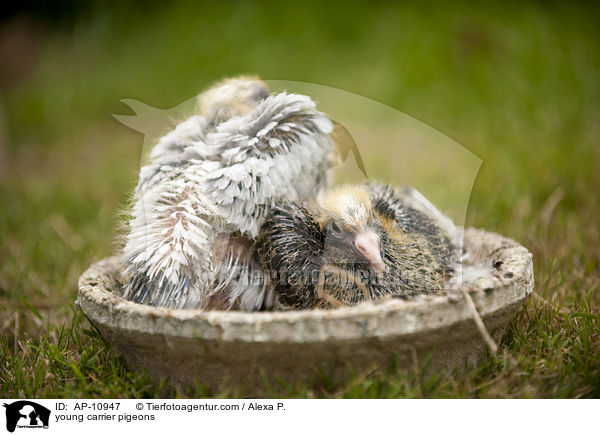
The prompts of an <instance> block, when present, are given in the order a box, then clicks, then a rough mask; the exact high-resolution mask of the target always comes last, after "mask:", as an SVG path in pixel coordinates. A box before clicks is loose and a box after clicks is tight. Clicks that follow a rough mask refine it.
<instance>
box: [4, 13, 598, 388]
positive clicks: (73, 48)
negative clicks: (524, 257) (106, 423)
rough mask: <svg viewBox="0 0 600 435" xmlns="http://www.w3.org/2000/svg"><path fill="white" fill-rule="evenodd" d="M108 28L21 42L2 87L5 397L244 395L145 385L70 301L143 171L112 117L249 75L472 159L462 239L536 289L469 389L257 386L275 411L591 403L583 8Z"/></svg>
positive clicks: (107, 19)
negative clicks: (363, 403)
mask: <svg viewBox="0 0 600 435" xmlns="http://www.w3.org/2000/svg"><path fill="white" fill-rule="evenodd" d="M119 8H120V9H113V10H100V9H98V8H95V7H91V8H90V9H85V10H83V11H81V12H80V14H79V15H78V16H77V18H76V19H74V20H72V21H67V22H66V23H63V24H62V25H61V26H59V27H51V28H49V29H45V30H42V31H41V32H42V33H41V34H42V35H43V36H42V37H40V38H39V39H38V40H33V41H32V40H28V39H27V38H21V39H17V42H18V43H19V44H21V46H20V47H21V52H20V53H21V54H23V53H33V54H31V56H34V57H35V58H34V61H33V63H32V65H33V66H29V67H28V68H27V69H23V70H22V71H21V70H17V72H15V73H14V74H13V75H12V76H8V77H7V76H6V74H3V75H2V77H1V78H2V80H1V81H0V98H1V100H0V108H1V109H2V110H3V112H4V116H5V124H6V126H5V131H4V139H2V136H1V134H2V130H0V151H1V152H2V153H0V158H2V157H1V156H4V158H3V164H2V165H0V171H2V172H0V174H1V175H2V177H1V179H0V204H2V208H1V211H0V241H1V243H0V396H2V397H155V396H161V397H165V396H167V397H198V396H207V395H209V396H218V397H220V396H227V397H230V396H236V395H240V394H245V393H244V392H241V391H236V390H233V389H224V390H223V391H210V392H209V391H207V390H206V389H205V388H203V387H202V386H197V387H196V388H192V389H190V390H185V391H183V390H177V389H173V388H170V387H167V386H166V385H159V386H156V385H153V384H152V383H151V382H150V380H149V378H148V376H147V375H145V374H144V373H136V372H132V371H130V370H128V369H127V368H126V367H125V366H124V364H123V362H122V361H121V360H120V359H119V358H118V357H116V356H114V354H113V353H112V351H111V350H110V346H109V345H107V344H106V343H104V342H103V341H102V339H101V337H100V336H99V335H98V334H97V333H96V332H95V331H94V329H93V327H91V325H90V324H89V323H87V321H86V320H85V319H84V318H82V316H81V314H79V313H77V312H75V311H74V310H73V301H74V299H75V297H76V291H77V278H78V276H79V275H80V274H81V272H82V271H83V270H85V268H87V266H88V265H89V264H90V263H91V262H93V261H95V260H98V259H100V258H102V257H105V256H107V255H110V254H111V252H112V251H113V249H114V240H115V238H116V237H115V236H116V228H118V226H119V211H120V210H121V209H122V208H123V206H124V205H125V204H126V202H127V197H128V195H129V192H131V190H132V188H133V186H134V184H135V182H136V176H137V170H138V169H139V158H140V153H141V143H142V139H141V136H139V135H137V134H135V133H133V132H131V131H129V130H127V129H126V128H124V127H122V126H120V125H119V124H118V123H117V122H116V121H114V120H113V119H112V118H111V117H110V114H111V113H126V111H127V109H125V108H124V107H123V106H122V105H121V104H120V103H119V100H120V99H122V98H135V99H139V100H141V101H144V102H146V103H148V104H152V105H154V106H157V107H165V108H166V107H172V106H175V105H176V104H178V103H180V102H182V101H184V100H186V99H188V98H190V97H191V96H193V95H195V94H197V93H198V92H199V91H200V90H201V89H202V88H203V87H205V86H206V85H208V84H209V83H210V82H212V81H214V80H217V79H219V78H221V77H223V76H231V75H235V74H241V73H255V74H258V75H260V76H261V77H264V78H267V79H288V80H299V81H306V82H314V83H320V84H326V85H330V86H333V87H337V88H341V89H345V90H348V91H351V92H355V93H357V94H360V95H365V96H367V97H369V98H372V99H374V100H378V101H381V102H383V103H385V104H388V105H390V106H392V107H395V108H397V109H399V110H401V111H404V112H406V113H408V114H410V115H412V116H414V117H416V118H418V119H420V120H422V121H424V122H425V123H427V124H429V125H431V126H433V127H435V128H436V129H438V130H440V131H441V132H443V133H444V134H446V135H448V136H450V137H451V138H453V139H454V140H456V141H457V142H458V143H460V144H462V145H463V146H465V147H467V148H468V149H470V150H471V151H473V152H474V153H475V154H477V155H478V156H479V157H481V159H482V160H483V166H482V168H481V170H480V172H479V175H478V178H477V181H476V183H475V187H474V190H473V193H472V197H471V201H470V204H469V212H468V216H467V223H468V225H471V226H476V227H483V228H486V229H490V230H493V231H497V232H499V233H502V234H504V235H507V236H510V237H512V238H514V239H516V240H518V241H519V242H521V243H522V244H524V245H525V246H527V247H528V248H529V249H530V250H531V251H532V253H533V256H534V267H535V277H536V286H535V292H534V295H533V296H532V297H531V298H530V299H529V300H528V302H527V303H526V305H525V307H524V308H523V310H522V311H521V312H520V313H519V314H518V316H516V318H515V319H513V321H512V322H511V324H510V327H509V331H508V333H507V335H506V337H505V338H504V340H503V342H502V343H501V346H500V352H499V354H498V356H496V357H491V356H490V357H488V358H487V359H486V360H485V361H484V363H483V365H482V366H481V367H480V368H478V369H475V370H472V371H468V372H466V373H462V374H458V373H454V374H451V375H444V374H433V376H429V377H425V376H422V375H423V373H413V372H410V373H406V372H402V371H400V370H398V369H396V368H394V367H390V368H389V369H388V370H387V371H386V372H385V373H384V374H377V373H356V374H355V375H353V376H349V377H348V378H344V379H332V378H329V377H327V376H321V377H318V378H316V379H315V381H314V382H313V383H310V384H304V385H291V386H289V385H288V386H282V385H279V384H276V385H271V387H270V388H271V391H270V394H272V395H276V396H284V397H600V292H599V291H598V286H599V284H600V273H599V271H598V269H599V267H600V229H599V226H598V216H600V202H599V196H600V195H599V194H600V192H599V190H600V189H599V186H600V175H599V174H600V140H599V138H600V103H599V102H600V31H599V30H598V28H597V25H596V23H597V18H598V14H597V11H596V9H595V8H593V7H587V6H584V5H583V4H575V5H569V6H567V5H561V4H549V5H544V6H542V5H541V4H538V3H530V4H521V3H514V4H511V5H506V4H503V5H502V6H494V5H491V4H490V5H480V6H478V7H474V6H473V5H470V4H463V3H454V4H451V5H443V6H442V5H435V6H434V5H427V4H425V5H424V4H422V2H419V3H417V2H415V3H414V4H409V3H405V4H403V5H395V4H387V3H378V4H377V5H368V4H360V3H357V4H354V3H353V4H351V5H344V6H343V7H341V6H340V5H336V4H321V3H317V2H314V3H310V2H309V3H296V4H290V5H287V6H283V5H282V4H281V3H272V4H269V3H267V4H263V5H262V7H259V6H257V5H254V4H250V3H227V2H221V3H219V4H212V5H189V4H186V3H182V4H178V5H176V6H174V7H173V8H171V9H168V10H164V9H160V8H159V7H158V4H157V5H154V6H153V7H150V8H149V9H147V10H145V11H143V12H141V11H138V10H132V9H133V8H134V6H133V5H130V4H125V5H124V6H120V7H119ZM282 8H283V9H282ZM133 12H135V13H133ZM126 17H127V18H126ZM130 17H135V18H133V19H132V18H130ZM2 26H3V27H2V28H3V29H7V28H8V27H7V24H6V23H4V25H2ZM18 26H25V28H26V29H27V30H30V29H32V28H34V27H35V25H33V24H32V23H31V22H27V21H21V24H18ZM18 26H17V28H18ZM32 26H33V27H32ZM14 28H15V27H14V26H13V32H14ZM30 33H31V34H35V32H30ZM0 35H4V37H6V35H7V33H0ZM32 38H33V37H32ZM9 60H10V59H9ZM17 60H18V58H14V61H15V62H16V61H17ZM23 68H24V67H23Z"/></svg>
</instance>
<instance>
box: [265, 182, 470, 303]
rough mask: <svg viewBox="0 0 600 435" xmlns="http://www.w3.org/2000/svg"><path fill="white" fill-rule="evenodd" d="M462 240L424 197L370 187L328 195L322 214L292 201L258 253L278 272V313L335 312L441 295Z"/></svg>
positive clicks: (269, 227) (279, 211)
mask: <svg viewBox="0 0 600 435" xmlns="http://www.w3.org/2000/svg"><path fill="white" fill-rule="evenodd" d="M460 239H461V237H460V232H459V231H458V229H457V228H456V227H455V226H454V224H453V223H452V221H451V220H450V219H449V218H448V217H446V216H445V215H443V214H442V213H441V212H440V211H439V210H437V209H436V208H435V207H434V206H433V205H432V204H431V203H430V202H429V201H428V200H427V199H426V198H425V197H424V196H423V195H421V194H420V193H419V192H418V191H416V190H414V189H412V188H409V187H403V188H401V189H399V190H395V189H393V188H391V187H389V186H386V185H381V184H377V183H368V184H364V185H349V186H342V187H341V188H338V189H334V190H332V191H331V192H328V193H327V194H326V195H325V199H324V201H323V203H322V207H321V209H319V210H318V211H316V212H315V211H310V210H309V209H308V208H307V207H305V206H304V205H301V204H299V203H297V202H291V201H288V202H284V203H282V204H279V205H278V206H277V207H274V208H273V209H272V211H271V213H270V215H269V217H268V218H267V220H266V221H265V223H264V224H263V227H262V232H261V235H260V236H259V238H258V240H257V252H258V255H259V257H260V259H261V261H262V262H263V267H264V268H265V269H270V270H271V271H273V273H272V279H271V281H272V286H273V288H274V292H275V301H276V305H278V307H279V308H284V309H285V308H296V309H302V308H313V307H321V308H331V307H337V306H343V305H354V304H357V303H359V302H363V301H370V300H375V299H378V298H381V297H383V296H385V295H392V296H413V295H417V294H436V293H439V292H441V291H442V289H443V288H444V286H445V282H446V280H447V279H448V278H449V277H450V276H451V275H452V273H453V271H454V269H455V268H456V266H457V261H458V259H459V252H460V249H461V248H460V246H461V245H462V244H461V242H460Z"/></svg>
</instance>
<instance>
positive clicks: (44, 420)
mask: <svg viewBox="0 0 600 435" xmlns="http://www.w3.org/2000/svg"><path fill="white" fill-rule="evenodd" d="M3 406H4V407H5V408H6V430H8V431H9V432H14V431H15V428H17V427H18V428H27V429H36V428H44V429H47V428H48V423H49V421H50V410H49V409H48V408H45V407H43V406H42V405H38V404H37V403H35V402H31V401H29V400H19V401H17V402H13V403H10V404H6V403H4V404H3Z"/></svg>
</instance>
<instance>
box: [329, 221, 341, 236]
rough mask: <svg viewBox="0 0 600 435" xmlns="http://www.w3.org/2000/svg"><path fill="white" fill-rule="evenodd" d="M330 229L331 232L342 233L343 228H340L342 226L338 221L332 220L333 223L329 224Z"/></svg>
mask: <svg viewBox="0 0 600 435" xmlns="http://www.w3.org/2000/svg"><path fill="white" fill-rule="evenodd" d="M329 229H330V230H331V232H332V233H333V234H336V235H337V234H340V233H341V232H342V229H341V228H340V226H339V225H338V224H337V222H336V221H331V224H330V225H329Z"/></svg>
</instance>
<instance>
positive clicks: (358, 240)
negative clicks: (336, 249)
mask: <svg viewBox="0 0 600 435" xmlns="http://www.w3.org/2000/svg"><path fill="white" fill-rule="evenodd" d="M354 246H356V249H357V250H358V252H360V253H361V254H362V255H363V256H364V257H365V258H366V259H367V260H368V261H369V263H371V267H372V268H373V269H374V270H376V271H378V272H383V270H384V268H385V266H384V264H383V259H382V258H381V238H380V237H379V236H378V235H377V234H375V233H374V232H373V231H361V232H360V233H358V234H357V235H356V237H355V238H354Z"/></svg>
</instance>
